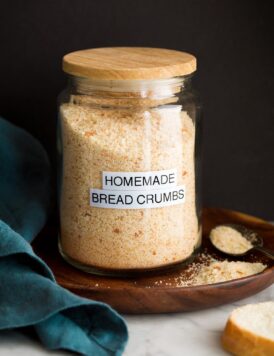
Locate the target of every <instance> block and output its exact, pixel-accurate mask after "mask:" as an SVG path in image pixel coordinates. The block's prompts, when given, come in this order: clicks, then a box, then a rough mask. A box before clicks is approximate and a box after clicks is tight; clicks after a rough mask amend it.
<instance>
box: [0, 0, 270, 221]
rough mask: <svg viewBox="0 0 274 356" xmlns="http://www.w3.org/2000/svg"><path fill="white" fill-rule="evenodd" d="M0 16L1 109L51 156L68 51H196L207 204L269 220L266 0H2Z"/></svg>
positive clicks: (196, 82)
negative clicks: (145, 48) (138, 48)
mask: <svg viewBox="0 0 274 356" xmlns="http://www.w3.org/2000/svg"><path fill="white" fill-rule="evenodd" d="M0 17H1V18H0V44H1V52H0V84H1V85H0V114H1V115H2V116H3V117H5V118H7V119H9V120H10V121H12V122H14V123H16V124H18V125H20V126H22V127H25V128H26V129H27V130H28V131H30V132H31V133H32V134H33V135H35V136H36V137H37V138H38V139H39V140H40V141H41V142H42V143H43V145H44V146H45V147H46V148H47V150H48V152H49V154H50V156H51V158H52V160H53V161H54V152H55V125H56V117H57V114H56V97H57V95H58V93H59V92H60V91H61V90H62V89H63V87H64V86H65V82H66V80H65V76H64V74H63V73H62V71H61V58H62V56H63V55H64V54H65V53H68V52H70V51H73V50H77V49H83V48H88V47H101V46H119V45H123V46H130V45H131V46H153V47H165V48H174V49H178V50H185V51H189V52H191V53H193V54H195V55H196V56H197V58H198V68H199V70H198V72H197V74H196V78H195V84H196V88H197V89H198V90H199V91H200V94H201V98H202V101H203V104H204V134H203V143H204V144H203V147H204V175H203V190H204V205H208V206H219V207H226V208H233V209H237V210H241V211H244V212H247V213H252V214H256V215H259V216H262V217H264V218H267V219H272V220H274V117H273V116H274V115H273V113H274V105H273V99H274V98H273V94H274V76H273V71H274V70H273V67H274V40H273V23H274V16H273V8H272V6H271V1H269V2H268V1H252V0H249V1H248V0H241V1H240V0H237V1H236V0H235V1H234V0H189V1H185V0H178V1H177V0H168V1H162V0H157V1H156V0H146V1H143V0H140V1H138V0H135V1H131V0H113V1H112V0H77V1H76V0H74V1H72V0H55V1H53V0H47V1H46V0H22V1H13V0H10V1H3V0H1V2H0Z"/></svg>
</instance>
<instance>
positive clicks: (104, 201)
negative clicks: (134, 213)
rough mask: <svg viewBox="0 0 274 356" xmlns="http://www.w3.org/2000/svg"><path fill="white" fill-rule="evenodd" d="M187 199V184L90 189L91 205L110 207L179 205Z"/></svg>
mask: <svg viewBox="0 0 274 356" xmlns="http://www.w3.org/2000/svg"><path fill="white" fill-rule="evenodd" d="M184 201H185V186H184V185H181V186H177V187H172V188H165V189H157V190H156V189H152V190H147V189H146V190H138V191H137V190H131V191H130V190H129V191H119V192H118V191H117V190H116V191H114V190H107V189H90V205H91V206H93V207H97V208H108V209H148V208H161V207H164V206H170V205H178V204H182V203H183V202H184Z"/></svg>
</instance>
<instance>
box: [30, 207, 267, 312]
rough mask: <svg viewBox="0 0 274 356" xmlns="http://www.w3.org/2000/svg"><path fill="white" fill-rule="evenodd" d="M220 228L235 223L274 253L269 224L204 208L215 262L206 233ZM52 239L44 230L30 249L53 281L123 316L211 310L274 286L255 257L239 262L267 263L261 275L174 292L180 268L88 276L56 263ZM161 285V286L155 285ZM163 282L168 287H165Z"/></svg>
mask: <svg viewBox="0 0 274 356" xmlns="http://www.w3.org/2000/svg"><path fill="white" fill-rule="evenodd" d="M223 223H238V224H243V225H245V226H247V227H248V228H251V229H254V230H255V231H256V232H258V233H259V234H260V235H261V236H262V237H263V239H264V243H265V246H266V247H268V248H271V249H273V250H274V226H272V225H271V224H269V223H267V222H265V221H263V220H261V219H258V218H256V217H252V216H249V215H246V214H242V213H239V212H235V211H229V210H223V209H204V211H203V247H202V248H207V249H208V250H209V252H210V253H211V254H213V255H215V256H216V257H218V258H219V259H224V255H222V254H221V253H219V252H217V251H216V250H215V249H214V248H213V247H211V245H210V242H209V239H208V233H209V231H210V229H211V228H213V227H214V226H216V225H218V224H223ZM56 236H57V228H56V227H55V226H48V227H47V228H45V229H44V231H43V232H42V233H41V234H40V236H39V237H38V238H37V239H36V240H35V243H34V250H35V252H36V253H37V254H38V255H39V256H40V257H41V258H42V259H44V260H45V261H46V262H47V263H48V265H49V266H50V268H51V269H52V270H53V273H54V275H55V277H56V280H57V282H58V283H59V284H60V285H61V286H63V287H65V288H67V289H69V290H70V291H72V292H74V293H76V294H78V295H81V296H83V297H86V298H90V299H94V300H99V301H103V302H106V303H108V304H110V305H111V306H112V307H114V308H115V309H117V310H118V311H120V312H122V313H128V314H146V313H172V312H184V311H192V310H198V309H204V308H209V307H214V306H218V305H221V304H226V303H230V302H234V301H236V300H239V299H242V298H245V297H248V296H251V295H253V294H256V293H258V292H259V291H261V290H262V289H264V288H266V287H268V286H270V285H271V284H272V283H273V282H274V263H273V261H271V260H269V259H268V258H267V257H265V256H263V255H261V254H260V253H258V252H256V253H252V254H249V255H247V256H246V257H244V258H241V259H239V260H243V261H250V262H255V261H256V262H263V263H265V264H267V265H268V268H267V269H266V270H265V271H263V272H262V273H260V274H257V275H253V276H250V277H245V278H241V279H237V280H233V281H230V282H224V283H218V284H212V285H205V286H195V287H177V286H176V280H175V279H176V277H178V275H179V274H182V273H184V270H185V269H184V267H180V268H179V269H176V270H172V271H169V272H165V273H160V274H159V273H158V274H154V275H153V274H152V275H143V276H139V277H136V278H130V279H122V278H111V277H101V276H95V275H90V274H87V273H85V272H82V271H79V270H77V269H75V268H73V267H71V266H70V265H68V264H67V263H66V262H65V261H64V260H63V259H62V258H61V256H60V255H59V253H58V251H57V241H56V239H57V237H56ZM160 280H161V281H162V282H163V283H162V284H157V285H155V282H156V281H160ZM165 281H168V283H171V285H169V286H166V285H165Z"/></svg>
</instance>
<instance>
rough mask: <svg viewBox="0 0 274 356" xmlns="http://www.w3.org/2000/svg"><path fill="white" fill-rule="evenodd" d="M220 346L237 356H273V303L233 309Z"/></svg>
mask: <svg viewBox="0 0 274 356" xmlns="http://www.w3.org/2000/svg"><path fill="white" fill-rule="evenodd" d="M222 345H223V347H224V349H226V350H227V351H229V352H230V353H232V354H233V355H237V356H274V302H265V303H258V304H248V305H245V306H243V307H240V308H237V309H235V310H234V311H233V312H232V313H231V315H230V317H229V319H228V321H227V324H226V327H225V330H224V332H223V335H222Z"/></svg>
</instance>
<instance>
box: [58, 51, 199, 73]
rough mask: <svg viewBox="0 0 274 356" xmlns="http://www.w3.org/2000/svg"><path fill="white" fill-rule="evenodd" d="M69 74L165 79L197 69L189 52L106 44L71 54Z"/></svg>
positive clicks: (65, 62)
mask: <svg viewBox="0 0 274 356" xmlns="http://www.w3.org/2000/svg"><path fill="white" fill-rule="evenodd" d="M63 70H64V71H65V72H66V73H69V74H72V75H75V76H80V77H88V78H91V79H108V80H132V79H134V80H135V79H143V80H145V79H164V78H172V77H175V76H182V75H187V74H190V73H192V72H194V71H195V70H196V58H195V57H194V56H193V55H191V54H189V53H186V52H180V51H175V50H169V49H163V48H148V47H105V48H92V49H86V50H82V51H76V52H72V53H69V54H67V55H65V56H64V58H63Z"/></svg>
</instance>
